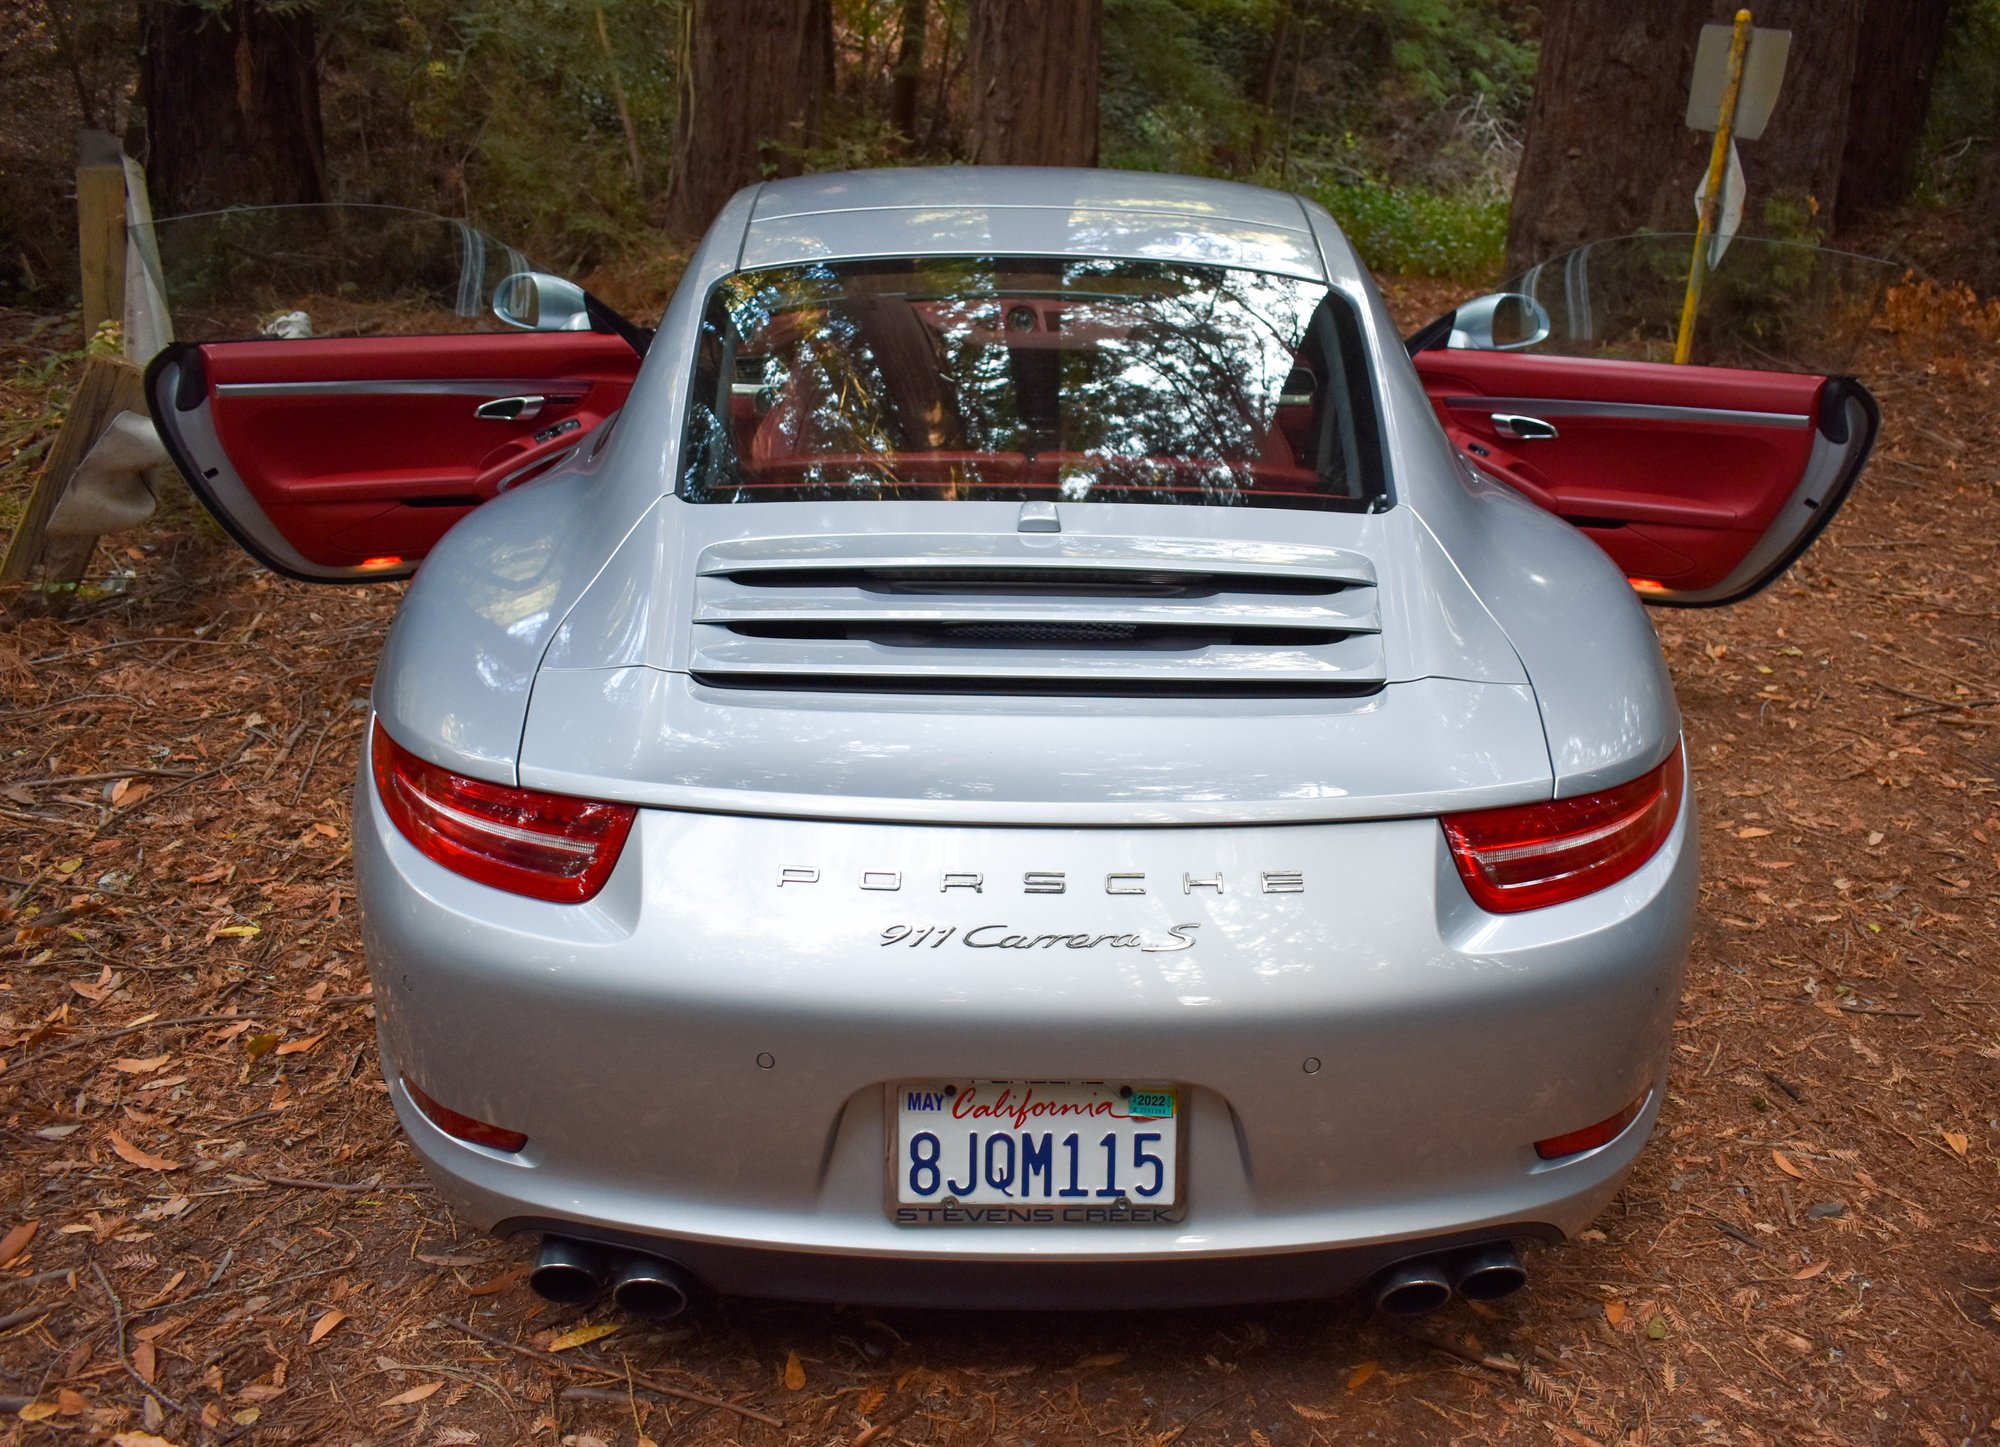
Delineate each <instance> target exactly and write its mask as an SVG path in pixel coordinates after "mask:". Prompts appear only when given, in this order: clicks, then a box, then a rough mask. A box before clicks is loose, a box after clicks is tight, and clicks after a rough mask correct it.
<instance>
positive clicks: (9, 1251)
mask: <svg viewBox="0 0 2000 1447" xmlns="http://www.w3.org/2000/svg"><path fill="white" fill-rule="evenodd" d="M41 1225H42V1223H41V1222H39V1221H23V1222H22V1223H21V1224H20V1225H18V1226H16V1227H14V1228H13V1229H12V1230H11V1231H9V1232H8V1233H7V1234H6V1235H5V1236H0V1266H11V1265H13V1264H14V1258H15V1257H16V1256H19V1255H20V1254H21V1253H22V1252H23V1251H26V1250H27V1249H28V1243H29V1242H30V1241H32V1240H34V1239H35V1232H36V1231H38V1230H40V1229H41Z"/></svg>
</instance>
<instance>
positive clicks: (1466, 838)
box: [1443, 742, 1687, 914]
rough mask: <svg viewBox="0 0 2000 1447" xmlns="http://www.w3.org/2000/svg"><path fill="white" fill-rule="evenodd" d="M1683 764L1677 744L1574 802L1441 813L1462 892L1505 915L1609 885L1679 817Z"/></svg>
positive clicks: (1651, 851) (1647, 855) (1640, 860)
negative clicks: (1622, 780) (1633, 774)
mask: <svg viewBox="0 0 2000 1447" xmlns="http://www.w3.org/2000/svg"><path fill="white" fill-rule="evenodd" d="M1686 777H1687V764H1686V761H1685V760H1684V759H1683V758H1682V756H1681V746H1680V744H1679V743H1678V742H1677V743H1675V745H1674V751H1673V752H1672V753H1671V754H1669V755H1667V759H1666V762H1665V763H1663V764H1661V765H1660V766H1659V767H1658V768H1657V769H1654V770H1653V771H1652V772H1650V773H1647V774H1642V775H1640V776H1639V777H1638V778H1636V779H1634V780H1632V782H1631V783H1629V784H1620V785H1619V786H1618V787H1617V788H1615V789H1606V790H1604V791H1603V792H1601V793H1597V794H1586V795H1584V796H1583V797H1581V798H1577V799H1551V800H1549V801H1548V802H1547V803H1543V804H1521V805H1517V806H1515V807H1513V808H1508V809H1481V810H1479V811H1478V812H1476V813H1470V814H1447V815H1445V816H1444V819H1443V824H1444V837H1445V840H1446V842H1447V843H1449V844H1450V845H1451V858H1452V862H1453V863H1454V864H1456V865H1457V866H1458V877H1459V878H1460V879H1462V880H1464V881H1465V889H1466V893H1468V894H1470V895H1471V896H1472V899H1473V902H1474V903H1475V904H1477V905H1478V906H1479V907H1480V908H1481V909H1485V910H1491V911H1493V912H1494V913H1495V914H1513V913H1516V912H1518V911H1520V910H1524V909H1540V908H1542V907H1543V906H1544V905H1551V904H1561V903H1563V902H1564V901H1566V900H1572V899H1580V898H1582V897H1583V896H1584V895H1586V894H1590V893H1593V892H1595V891H1596V890H1600V889H1603V888H1605V887H1606V886H1607V885H1612V884H1616V883H1617V882H1618V881H1619V880H1621V879H1623V878H1625V876H1626V875H1628V874H1631V873H1632V872H1633V871H1634V870H1636V869H1637V868H1638V867H1639V866H1640V865H1642V864H1644V863H1645V862H1646V861H1647V860H1649V859H1651V858H1652V857H1653V856H1654V855H1655V854H1657V853H1658V852H1659V850H1660V846H1661V845H1662V844H1664V843H1666V842H1667V836H1668V835H1669V834H1671V833H1672V832H1673V828H1674V821H1675V820H1676V819H1677V818H1679V817H1680V810H1681V791H1682V787H1683V785H1684V784H1685V782H1686Z"/></svg>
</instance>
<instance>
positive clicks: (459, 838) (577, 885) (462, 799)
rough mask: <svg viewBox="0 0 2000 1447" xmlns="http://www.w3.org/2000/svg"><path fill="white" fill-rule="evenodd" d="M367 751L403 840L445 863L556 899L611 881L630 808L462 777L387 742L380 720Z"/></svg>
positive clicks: (578, 896)
mask: <svg viewBox="0 0 2000 1447" xmlns="http://www.w3.org/2000/svg"><path fill="white" fill-rule="evenodd" d="M370 752H371V753H372V754H373V755H374V766H375V788H376V790H377V791H378V792H379V793H380V794H381V796H382V806H383V807H384V808H385V809H387V810H388V811H389V817H390V818H391V819H393V820H395V821H396V827H397V828H398V829H400V830H402V831H403V837H404V838H406V839H408V840H409V841H410V842H411V843H412V844H414V845H416V846H417V848H418V849H420V850H422V851H423V853H424V854H425V855H426V856H427V857H429V858H431V859H434V860H436V861H437V862H438V863H439V864H442V865H443V866H444V867H445V868H447V869H450V870H454V871H456V872H457V873H459V874H463V875H464V876H465V877H466V878H468V879H476V880H478V881H479V882H480V883H481V884H490V885H492V886H493V887H494V888H495V889H504V890H507V891H508V892H509V893H512V894H525V895H528V896H530V897H531V898H534V899H546V900H550V901H552V902H553V903H556V904H581V903H583V901H585V900H586V899H589V898H590V897H591V896H592V895H594V894H596V893H597V891H598V890H600V889H602V888H604V881H605V880H607V879H609V878H610V877H611V869H612V866H613V865H615V864H617V863H618V851H619V850H620V849H623V848H624V847H625V836H626V834H627V833H629V832H630V831H631V828H632V819H633V816H634V815H635V814H636V813H637V811H636V810H635V809H633V807H632V806H631V805H629V804H602V803H599V802H597V801H596V800H594V799H573V798H571V797H569V796H568V795H566V794H544V793H540V792H538V791H536V790H534V789H515V788H510V787H508V786H507V785H505V784H489V783H487V782H486V781H485V780H484V779H468V778H466V777H465V776H464V775H463V774H454V773H452V772H451V771H450V770H449V769H441V768H439V767H438V766H437V765H436V764H432V763H426V762H425V761H424V760H422V759H420V758H418V757H417V756H416V755H415V754H412V753H411V752H410V751H409V750H407V749H405V748H403V747H402V746H401V745H400V744H398V743H397V742H396V741H395V740H394V739H392V738H390V737H389V735H388V733H387V731H386V730H384V729H383V727H382V723H381V720H380V719H377V720H376V722H375V736H374V741H373V744H372V747H371V749H370Z"/></svg>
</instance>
